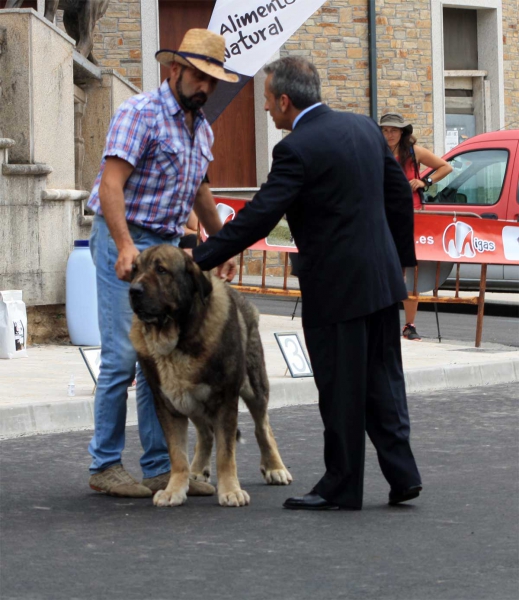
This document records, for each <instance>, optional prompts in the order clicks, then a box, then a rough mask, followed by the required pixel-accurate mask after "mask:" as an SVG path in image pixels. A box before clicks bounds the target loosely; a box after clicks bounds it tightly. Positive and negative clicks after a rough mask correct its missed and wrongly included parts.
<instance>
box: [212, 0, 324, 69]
mask: <svg viewBox="0 0 519 600" xmlns="http://www.w3.org/2000/svg"><path fill="white" fill-rule="evenodd" d="M325 1H326V0H218V1H217V2H216V6H215V8H214V11H213V14H212V17H211V22H210V23H209V27H208V29H210V30H211V31H214V32H215V33H219V34H220V35H223V36H224V37H225V39H226V46H227V49H226V57H225V67H226V68H227V69H230V70H231V71H235V72H236V73H241V74H242V75H247V76H249V77H253V76H254V75H256V73H257V72H258V71H259V70H260V69H261V67H262V66H263V65H264V64H265V63H266V61H267V60H268V59H269V58H270V57H271V56H273V55H274V54H275V53H276V52H277V51H278V50H279V48H280V47H281V46H282V45H283V44H284V43H285V42H286V41H287V40H288V39H289V38H290V36H291V35H292V34H294V33H295V32H296V31H297V30H298V29H299V27H301V25H302V24H303V23H304V22H305V21H306V20H307V19H309V18H310V17H311V16H312V15H313V14H314V12H315V11H316V10H317V9H318V8H320V7H321V6H322V5H323V4H324V3H325Z"/></svg>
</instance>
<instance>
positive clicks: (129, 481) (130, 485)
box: [88, 465, 153, 498]
mask: <svg viewBox="0 0 519 600" xmlns="http://www.w3.org/2000/svg"><path fill="white" fill-rule="evenodd" d="M88 484H89V485H90V487H91V488H92V489H93V490H95V491H96V492H104V493H105V494H108V495H109V496H119V497H122V498H149V497H150V496H153V494H152V492H151V490H150V489H149V488H147V487H146V486H144V485H142V484H140V483H139V482H138V481H137V480H136V479H134V478H133V477H132V476H131V475H130V474H129V473H128V471H125V469H124V467H123V466H122V465H114V466H113V467H109V468H108V469H105V470H104V471H101V473H95V474H94V475H91V477H90V479H89V481H88Z"/></svg>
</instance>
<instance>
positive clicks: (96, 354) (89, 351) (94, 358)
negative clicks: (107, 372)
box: [79, 346, 101, 385]
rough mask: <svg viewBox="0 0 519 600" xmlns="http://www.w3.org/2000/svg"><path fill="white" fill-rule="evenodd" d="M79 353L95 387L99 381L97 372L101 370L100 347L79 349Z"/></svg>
mask: <svg viewBox="0 0 519 600" xmlns="http://www.w3.org/2000/svg"><path fill="white" fill-rule="evenodd" d="M79 352H80V353H81V356H82V357H83V360H84V361H85V364H86V366H87V369H88V371H89V373H90V375H91V376H92V379H93V380H94V383H95V384H96V385H97V380H98V379H99V371H100V370H101V346H89V347H88V348H80V349H79Z"/></svg>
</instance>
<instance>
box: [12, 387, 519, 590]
mask: <svg viewBox="0 0 519 600" xmlns="http://www.w3.org/2000/svg"><path fill="white" fill-rule="evenodd" d="M517 403H518V402H517V387H516V386H511V385H510V386H497V387H493V388H492V387H486V388H478V389H476V388H475V389H468V390H464V391H463V390H461V391H460V390H457V391H454V392H447V393H446V392H441V393H440V392H437V393H428V394H423V395H413V396H412V397H410V399H409V404H410V411H411V418H412V423H413V429H412V439H413V449H414V453H415V456H416V458H417V462H418V464H419V467H420V469H421V473H422V478H423V482H424V486H425V487H424V492H423V493H422V495H421V496H420V498H419V499H417V500H416V501H414V502H413V503H412V504H411V503H410V504H409V505H407V506H404V505H402V506H400V507H389V506H387V504H386V502H387V493H388V487H387V484H386V483H385V481H384V479H383V477H382V475H381V474H380V471H379V468H378V466H377V461H376V456H375V453H374V451H373V449H372V447H371V445H370V444H368V449H367V455H366V485H365V504H364V510H363V511H361V512H348V511H337V512H329V513H307V512H291V511H286V510H283V509H282V508H281V504H282V502H283V500H284V499H285V498H286V497H287V496H288V495H294V494H302V493H305V492H307V491H308V490H309V489H310V488H311V487H312V485H313V484H314V483H315V482H316V480H317V479H318V477H319V476H320V475H321V473H322V469H323V466H322V458H321V454H322V431H321V425H320V419H319V415H318V410H317V407H316V406H302V407H291V408H283V409H278V410H274V411H272V412H271V420H272V425H273V428H274V431H275V432H276V436H277V439H278V443H279V446H280V451H281V453H282V455H283V457H284V460H285V462H286V464H287V466H289V468H290V469H291V472H292V474H293V476H294V483H293V484H292V486H291V487H290V488H282V487H277V488H276V487H269V486H266V485H263V484H262V482H261V477H260V474H259V469H258V465H259V452H258V449H257V446H256V444H255V442H254V438H253V431H252V426H251V420H250V418H248V415H243V416H240V421H241V423H240V427H241V429H242V431H243V433H244V436H245V438H246V439H247V440H248V443H247V444H245V445H244V446H240V447H239V453H238V468H239V474H240V479H241V482H242V486H243V487H244V489H246V490H247V491H248V492H249V493H250V495H251V498H252V504H251V506H249V507H247V508H235V509H231V508H221V507H219V506H218V505H217V502H216V499H215V498H214V497H211V498H189V499H188V503H187V504H186V505H184V506H182V507H177V508H164V509H158V508H155V507H154V506H153V505H152V503H151V501H150V500H149V499H145V500H132V499H117V498H111V497H108V496H104V495H101V494H97V493H95V492H92V491H91V490H90V489H89V488H88V486H87V481H88V473H87V469H88V463H89V457H88V455H87V452H86V447H87V443H88V441H89V438H90V435H91V432H74V433H66V434H57V435H46V436H33V437H26V438H18V439H12V440H4V441H2V442H0V452H1V456H2V461H1V471H0V486H1V495H0V510H1V523H2V525H1V538H0V539H1V542H0V543H1V546H0V550H1V561H0V568H1V571H0V596H1V598H2V600H14V599H17V600H61V599H66V600H74V599H77V600H105V599H106V598H110V599H113V600H119V599H121V600H123V599H124V600H143V599H146V600H147V599H152V600H166V599H167V600H171V599H175V600H177V599H179V600H184V599H187V600H200V599H201V598H202V599H205V598H210V599H211V600H229V599H230V598H235V599H237V600H278V599H279V600H296V599H297V600H339V599H348V600H357V599H359V600H360V599H362V600H382V599H383V600H402V599H405V600H512V599H513V600H515V599H516V598H517V591H518V589H519V587H518V586H519V575H518V539H519V538H518V523H519V508H518V506H519V503H518V500H519V489H518V461H517V456H518V450H519V440H518V438H517V425H518V410H517ZM138 456H139V442H138V436H137V433H136V431H135V428H131V429H130V430H129V431H128V435H127V449H126V451H125V465H126V467H127V468H128V469H129V470H130V471H131V472H133V473H134V474H135V475H138V474H139V468H138Z"/></svg>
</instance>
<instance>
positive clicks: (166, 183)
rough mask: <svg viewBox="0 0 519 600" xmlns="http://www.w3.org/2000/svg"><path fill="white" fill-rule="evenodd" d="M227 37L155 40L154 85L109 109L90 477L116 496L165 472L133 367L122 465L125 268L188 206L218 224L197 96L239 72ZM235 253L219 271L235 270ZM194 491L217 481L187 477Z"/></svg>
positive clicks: (93, 202)
mask: <svg viewBox="0 0 519 600" xmlns="http://www.w3.org/2000/svg"><path fill="white" fill-rule="evenodd" d="M224 53H225V39H224V38H223V37H222V36H220V35H217V34H215V33H212V32H210V31H207V30H205V29H192V30H190V31H188V32H187V33H186V35H185V37H184V40H183V41H182V44H181V45H180V48H179V49H178V50H177V51H175V50H159V52H157V54H156V55H155V56H156V58H157V60H158V61H159V62H160V63H162V64H164V65H168V66H169V69H170V71H169V79H167V80H165V81H164V82H163V83H162V85H161V86H160V88H158V89H156V90H154V91H152V92H148V93H144V94H139V95H138V96H134V97H132V98H130V99H129V100H127V101H126V102H124V103H123V104H122V105H121V106H120V107H119V109H118V110H117V112H116V113H115V115H114V117H113V119H112V122H111V124H110V129H109V131H108V135H107V139H106V146H105V149H104V153H103V160H102V162H101V169H100V171H99V174H98V176H97V179H96V182H95V184H94V188H93V190H92V193H91V195H90V199H89V202H88V206H89V208H91V209H92V210H93V211H94V213H95V216H94V223H93V226H92V234H91V237H90V246H91V252H92V257H93V259H94V263H95V265H96V271H97V297H98V312H99V328H100V331H101V370H100V374H99V378H98V382H97V389H96V396H95V431H94V436H93V438H92V441H91V442H90V445H89V452H90V454H91V455H92V457H93V460H92V464H91V466H90V473H91V477H90V481H89V484H90V487H91V488H92V489H94V490H96V491H99V492H105V493H107V494H110V495H114V496H126V497H134V498H138V497H149V496H152V494H153V493H154V492H155V491H157V490H159V489H163V488H164V487H165V486H166V485H167V482H168V480H169V470H170V463H169V456H168V451H167V445H166V441H165V439H164V435H163V432H162V429H161V427H160V424H159V422H158V419H157V416H156V413H155V407H154V404H153V396H152V393H151V391H150V389H149V387H148V385H147V383H146V381H145V378H144V376H142V374H141V372H140V369H139V368H137V414H138V422H139V435H140V439H141V443H142V446H143V450H144V453H143V455H142V457H141V461H140V463H141V467H142V471H143V474H144V480H143V481H142V483H139V482H138V481H137V480H136V479H134V478H133V477H132V476H131V475H130V474H129V473H128V472H127V471H126V470H125V469H124V467H123V465H122V462H121V461H122V458H121V455H122V451H123V448H124V428H125V419H126V401H127V389H128V387H129V386H130V385H131V382H132V381H133V379H134V375H135V363H136V353H135V351H134V349H133V347H132V344H131V343H130V340H129V332H130V327H131V320H132V311H131V308H130V304H129V283H128V281H129V278H130V273H131V270H132V264H133V261H134V259H135V257H136V256H137V255H138V254H139V253H140V252H141V251H142V250H144V249H145V248H147V247H148V246H153V245H155V244H164V243H166V244H172V245H175V246H176V245H178V242H179V240H180V237H181V236H182V234H183V226H184V224H185V223H186V221H187V219H188V217H189V214H190V212H191V210H192V209H194V211H195V213H196V215H197V216H198V218H199V219H200V222H201V223H202V225H203V226H204V227H205V229H206V231H207V232H208V233H209V234H214V233H216V232H217V231H219V230H220V229H221V227H222V223H221V221H220V218H219V216H218V213H217V211H216V207H215V203H214V200H213V197H212V195H211V191H210V189H209V185H208V182H207V178H206V172H207V168H208V166H209V162H210V161H211V160H212V159H213V156H212V154H211V147H212V145H213V141H214V136H213V132H212V130H211V127H210V126H209V124H208V122H207V120H206V119H205V117H204V114H203V113H202V112H201V110H200V109H201V108H202V106H204V104H205V103H206V101H207V99H208V97H209V95H210V94H211V93H212V92H213V91H214V90H215V88H216V85H217V83H218V80H223V81H228V82H237V81H239V76H238V75H236V74H235V73H230V72H228V71H226V70H225V69H224V68H223V63H224ZM235 271H236V264H235V262H234V260H231V261H228V262H227V263H226V264H225V265H223V266H222V269H221V270H220V276H221V277H222V278H229V279H232V277H233V276H234V273H235ZM190 492H191V493H192V494H211V493H214V488H213V487H212V486H211V485H209V484H207V483H203V482H192V484H191V485H190Z"/></svg>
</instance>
